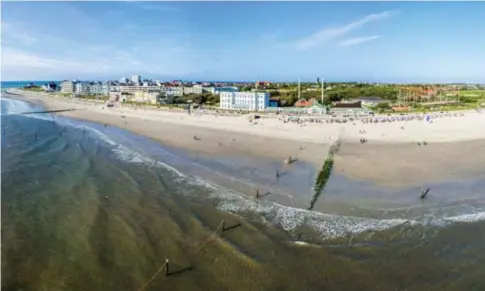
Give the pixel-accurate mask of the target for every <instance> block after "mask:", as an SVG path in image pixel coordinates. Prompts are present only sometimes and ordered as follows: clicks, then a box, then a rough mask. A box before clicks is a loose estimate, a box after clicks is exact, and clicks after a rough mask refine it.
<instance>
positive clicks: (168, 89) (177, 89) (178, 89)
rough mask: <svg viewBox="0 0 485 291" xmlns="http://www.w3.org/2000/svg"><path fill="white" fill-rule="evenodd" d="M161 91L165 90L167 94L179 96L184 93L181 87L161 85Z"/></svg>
mask: <svg viewBox="0 0 485 291" xmlns="http://www.w3.org/2000/svg"><path fill="white" fill-rule="evenodd" d="M162 92H166V93H167V95H168V96H171V97H176V96H178V97H180V96H183V95H184V88H183V87H163V89H162Z"/></svg>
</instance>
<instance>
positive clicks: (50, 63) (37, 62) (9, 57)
mask: <svg viewBox="0 0 485 291" xmlns="http://www.w3.org/2000/svg"><path fill="white" fill-rule="evenodd" d="M2 68H4V69H10V68H15V69H22V68H24V69H62V70H67V71H72V70H74V71H75V70H78V69H80V68H83V69H85V68H89V69H90V70H92V71H93V72H95V71H98V70H100V69H101V70H103V69H107V68H109V67H108V66H106V65H103V64H100V63H97V62H96V63H89V62H87V63H86V62H79V61H72V60H65V59H53V58H50V57H45V56H41V55H37V54H33V53H30V52H26V51H22V50H19V49H15V48H11V47H3V48H2Z"/></svg>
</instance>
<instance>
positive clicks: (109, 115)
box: [20, 94, 485, 195]
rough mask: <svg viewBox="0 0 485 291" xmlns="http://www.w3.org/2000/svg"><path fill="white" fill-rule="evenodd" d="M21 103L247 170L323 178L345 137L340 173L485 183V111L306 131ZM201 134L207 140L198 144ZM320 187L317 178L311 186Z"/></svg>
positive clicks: (411, 183) (47, 101)
mask: <svg viewBox="0 0 485 291" xmlns="http://www.w3.org/2000/svg"><path fill="white" fill-rule="evenodd" d="M20 98H25V99H26V100H30V101H34V100H37V102H42V103H43V104H44V106H45V107H46V108H48V109H49V110H57V109H62V108H63V107H65V108H67V107H69V106H67V105H70V106H71V107H72V106H73V105H74V106H75V107H76V108H86V110H85V111H84V110H83V111H72V112H62V113H56V115H59V116H65V117H69V118H74V119H81V120H87V121H93V122H98V123H101V124H107V125H110V126H116V127H119V128H121V129H125V130H128V131H130V132H133V133H136V134H140V135H142V136H145V137H148V138H150V139H153V140H155V141H157V142H159V143H161V144H162V145H166V146H170V147H174V148H179V149H182V150H184V151H187V152H189V153H192V154H193V155H194V156H198V157H201V158H203V159H213V160H214V159H215V160H217V159H230V158H234V157H237V158H238V162H239V163H240V162H241V161H244V159H245V158H246V159H248V160H249V158H252V159H253V161H251V162H248V163H246V164H244V163H243V165H242V166H241V167H249V168H251V167H253V168H255V165H251V163H253V164H254V163H257V160H258V159H266V160H272V161H273V162H275V163H277V164H279V165H278V166H277V167H278V168H284V167H285V163H284V160H286V159H287V158H288V157H289V156H291V157H293V158H295V157H296V158H297V159H298V162H297V164H298V163H299V162H304V163H307V164H309V165H311V166H312V167H313V171H314V173H313V175H314V179H315V178H316V176H317V173H318V172H319V171H320V170H321V167H322V165H323V164H324V161H325V159H326V158H327V153H328V150H329V149H330V146H331V144H332V143H333V142H334V141H335V140H337V139H338V138H339V137H340V138H341V140H342V149H341V151H340V152H339V153H338V154H337V155H335V157H334V160H335V165H334V171H335V173H337V174H340V175H344V176H346V177H348V178H350V179H353V180H356V181H363V182H370V183H373V184H375V185H377V186H382V187H390V188H403V187H415V186H419V185H423V184H426V183H438V182H441V181H442V182H444V181H448V180H450V179H451V180H453V179H458V180H460V179H462V178H464V177H471V178H473V177H476V178H485V174H482V172H483V171H482V169H483V167H484V165H485V157H482V156H483V155H482V156H480V155H476V156H474V155H472V154H471V153H473V152H477V151H479V149H480V148H485V114H479V113H468V115H467V116H465V117H457V118H448V117H443V118H440V119H436V121H434V122H433V123H431V124H429V123H426V122H422V121H421V122H419V121H410V122H406V123H402V122H396V123H394V124H387V123H382V124H381V123H379V124H357V125H352V124H346V125H341V124H339V125H337V124H309V125H307V126H299V125H296V124H283V123H282V122H279V121H278V120H277V119H276V118H274V119H269V118H268V119H263V121H262V122H263V123H264V124H263V125H250V124H249V122H248V121H247V119H246V117H245V116H237V117H234V116H231V117H226V116H218V117H214V116H213V115H209V114H207V115H205V116H204V115H202V116H200V115H191V116H189V115H187V114H186V113H185V114H184V113H180V112H166V111H163V112H162V111H160V112H157V111H156V109H148V110H146V111H145V110H143V109H139V110H134V109H131V108H110V109H107V108H105V109H101V106H100V104H89V102H82V104H78V103H76V101H77V100H76V101H74V100H70V99H65V100H59V98H53V97H48V98H45V97H42V96H40V95H39V94H27V95H24V94H22V95H21V96H20ZM88 114H89V115H88ZM472 125H473V126H472ZM401 126H403V127H404V129H401V128H400V127H401ZM362 129H363V130H365V131H366V134H365V136H366V138H368V139H369V142H368V143H366V144H360V143H358V139H359V138H360V137H362V134H361V133H360V132H359V130H362ZM194 136H197V137H198V138H199V139H200V140H197V141H196V140H194V138H193V137H194ZM233 139H235V140H233ZM416 140H422V141H423V140H426V141H427V142H428V145H426V146H418V145H417V144H416ZM311 141H313V142H311ZM301 149H303V150H301ZM233 166H235V165H233ZM268 171H269V170H268ZM272 171H276V169H273V170H272ZM273 173H274V172H273ZM273 173H266V174H262V175H268V176H269V175H273ZM314 183H315V181H314V180H313V181H312V185H311V187H313V186H314ZM256 184H257V183H256ZM260 184H261V183H260ZM268 187H269V185H268ZM323 195H324V194H323Z"/></svg>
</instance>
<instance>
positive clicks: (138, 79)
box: [131, 75, 141, 84]
mask: <svg viewBox="0 0 485 291" xmlns="http://www.w3.org/2000/svg"><path fill="white" fill-rule="evenodd" d="M131 81H132V82H133V83H135V84H140V83H141V76H139V75H133V76H131Z"/></svg>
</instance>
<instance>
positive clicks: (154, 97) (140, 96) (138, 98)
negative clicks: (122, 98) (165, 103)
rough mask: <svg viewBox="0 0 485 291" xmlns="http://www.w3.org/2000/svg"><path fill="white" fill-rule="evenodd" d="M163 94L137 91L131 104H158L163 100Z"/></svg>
mask: <svg viewBox="0 0 485 291" xmlns="http://www.w3.org/2000/svg"><path fill="white" fill-rule="evenodd" d="M164 97H165V94H163V93H161V92H160V91H151V92H144V91H138V92H135V94H133V97H132V99H131V100H129V101H132V102H139V103H149V104H158V103H160V102H161V101H162V99H165V98H164Z"/></svg>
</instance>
